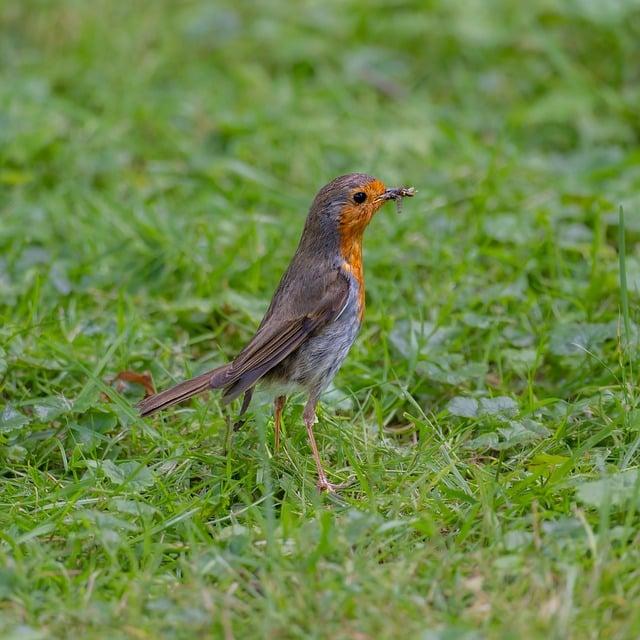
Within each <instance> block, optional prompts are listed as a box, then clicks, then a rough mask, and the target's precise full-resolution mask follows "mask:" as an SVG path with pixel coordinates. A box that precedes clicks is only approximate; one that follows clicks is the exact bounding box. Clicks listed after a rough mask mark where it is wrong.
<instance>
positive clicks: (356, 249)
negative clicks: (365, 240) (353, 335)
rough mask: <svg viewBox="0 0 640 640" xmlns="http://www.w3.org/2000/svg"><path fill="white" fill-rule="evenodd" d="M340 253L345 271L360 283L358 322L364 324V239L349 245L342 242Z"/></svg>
mask: <svg viewBox="0 0 640 640" xmlns="http://www.w3.org/2000/svg"><path fill="white" fill-rule="evenodd" d="M340 253H342V257H343V258H344V263H343V267H344V270H345V271H347V272H348V273H350V274H351V275H352V276H353V277H354V278H355V279H356V282H357V283H358V320H360V322H362V318H363V317H364V308H365V289H364V270H363V268H362V238H359V239H357V240H356V241H355V242H351V243H347V242H345V240H344V238H343V241H342V242H341V246H340Z"/></svg>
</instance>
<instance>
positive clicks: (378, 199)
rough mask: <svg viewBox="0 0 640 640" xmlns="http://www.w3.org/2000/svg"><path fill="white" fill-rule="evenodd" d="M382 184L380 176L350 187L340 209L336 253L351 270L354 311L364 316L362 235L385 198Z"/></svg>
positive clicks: (348, 269) (345, 266)
mask: <svg viewBox="0 0 640 640" xmlns="http://www.w3.org/2000/svg"><path fill="white" fill-rule="evenodd" d="M384 193H385V186H384V184H383V183H382V182H380V180H372V181H371V182H369V183H367V184H366V185H364V186H363V187H359V188H356V189H354V190H353V193H352V194H351V195H350V198H349V200H348V201H347V203H346V204H345V205H344V207H343V208H342V211H341V212H340V219H339V222H338V231H339V234H340V253H341V255H342V257H343V258H344V268H345V269H346V270H347V271H349V273H351V274H353V276H354V277H355V279H356V280H357V282H358V285H359V291H358V298H359V299H358V315H359V318H360V321H362V318H363V316H364V308H365V288H364V271H363V266H362V235H363V234H364V230H365V229H366V228H367V225H368V224H369V222H371V218H373V215H374V214H375V212H376V211H377V210H378V209H379V208H380V207H381V206H382V205H383V204H384V203H385V202H386V200H385V198H384V197H383V196H384Z"/></svg>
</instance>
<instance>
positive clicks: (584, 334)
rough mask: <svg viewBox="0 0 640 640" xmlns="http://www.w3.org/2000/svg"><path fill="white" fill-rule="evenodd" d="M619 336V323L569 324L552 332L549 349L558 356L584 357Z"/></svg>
mask: <svg viewBox="0 0 640 640" xmlns="http://www.w3.org/2000/svg"><path fill="white" fill-rule="evenodd" d="M617 335H618V323H617V322H616V321H611V322H607V323H592V324H589V323H568V324H560V325H557V326H556V327H555V328H554V329H553V331H552V332H551V338H550V341H549V349H550V351H551V353H553V354H554V355H556V356H574V355H584V353H585V350H587V351H594V350H596V349H597V348H598V347H599V346H600V345H601V344H602V343H603V342H605V341H607V340H613V339H614V338H615V337H616V336H617Z"/></svg>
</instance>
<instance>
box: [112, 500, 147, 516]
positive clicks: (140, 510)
mask: <svg viewBox="0 0 640 640" xmlns="http://www.w3.org/2000/svg"><path fill="white" fill-rule="evenodd" d="M111 505H112V506H113V508H114V509H116V510H117V511H120V512H121V513H128V514H130V515H133V516H152V515H153V514H154V513H157V511H158V510H157V509H156V508H155V507H153V506H151V505H150V504H146V503H144V502H140V501H139V500H125V499H124V498H114V499H113V500H112V501H111Z"/></svg>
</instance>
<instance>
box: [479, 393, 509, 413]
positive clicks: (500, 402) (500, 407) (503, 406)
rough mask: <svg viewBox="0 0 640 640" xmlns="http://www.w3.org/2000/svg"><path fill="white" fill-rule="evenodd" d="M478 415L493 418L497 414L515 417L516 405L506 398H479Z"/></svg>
mask: <svg viewBox="0 0 640 640" xmlns="http://www.w3.org/2000/svg"><path fill="white" fill-rule="evenodd" d="M478 413H479V415H483V416H493V415H497V414H504V415H515V414H516V413H518V403H517V402H516V401H515V400H514V399H513V398H509V397H508V396H497V397H495V398H480V406H479V408H478Z"/></svg>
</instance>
